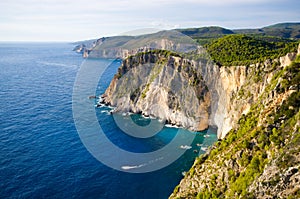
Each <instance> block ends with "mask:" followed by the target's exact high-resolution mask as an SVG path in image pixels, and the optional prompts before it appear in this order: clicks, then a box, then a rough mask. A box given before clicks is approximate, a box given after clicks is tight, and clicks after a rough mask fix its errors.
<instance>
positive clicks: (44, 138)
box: [0, 42, 217, 199]
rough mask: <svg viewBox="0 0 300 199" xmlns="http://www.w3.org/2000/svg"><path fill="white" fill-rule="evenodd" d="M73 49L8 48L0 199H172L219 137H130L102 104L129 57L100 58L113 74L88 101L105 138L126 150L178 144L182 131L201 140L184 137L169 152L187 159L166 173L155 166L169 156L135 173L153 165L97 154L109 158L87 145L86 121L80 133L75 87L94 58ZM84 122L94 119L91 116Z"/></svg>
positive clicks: (3, 57) (0, 52) (1, 69)
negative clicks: (188, 140) (119, 163)
mask: <svg viewBox="0 0 300 199" xmlns="http://www.w3.org/2000/svg"><path fill="white" fill-rule="evenodd" d="M73 47H74V44H69V43H26V42H23V43H22V42H15V43H13V42H2V43H0V100H1V101H0V198H99V199H116V198H122V199H127V198H128V199H135V198H138V199H143V198H145V199H148V198H149V199H150V198H151V199H152V198H156V199H166V198H168V196H169V195H170V194H171V193H172V191H173V189H174V188H175V186H176V185H178V183H179V182H180V180H181V179H182V178H183V175H184V173H185V172H186V171H188V170H189V168H190V167H191V166H192V165H193V162H194V160H195V158H196V157H197V156H199V155H200V154H202V153H205V150H206V148H207V147H209V146H211V145H212V144H213V143H214V142H215V141H216V140H217V135H216V132H215V131H214V130H212V129H208V130H207V131H204V132H190V131H187V130H184V129H180V128H174V127H173V126H169V125H167V126H163V128H162V129H161V130H160V132H158V133H157V134H155V135H153V136H152V137H149V138H141V137H135V136H132V135H128V134H126V133H124V131H123V130H122V129H121V128H120V127H119V126H118V125H117V123H116V121H115V118H114V116H113V114H110V111H111V110H112V109H113V107H106V106H102V107H96V106H95V105H96V103H97V100H98V96H99V95H101V94H103V93H104V91H105V89H106V88H107V87H108V85H109V83H110V81H111V79H112V78H113V76H114V74H115V73H116V71H117V68H118V67H119V66H120V64H121V60H106V59H92V60H90V62H91V63H93V65H94V66H96V67H99V68H101V67H103V68H104V67H105V70H103V71H104V72H103V74H102V75H101V78H100V77H99V80H97V85H96V87H95V88H96V90H95V91H94V92H93V93H90V95H96V96H97V97H96V98H93V97H91V99H89V98H88V97H89V96H82V97H83V98H84V99H85V100H87V101H88V106H90V108H91V107H92V108H91V110H93V111H94V112H95V114H94V115H95V116H96V118H97V122H98V125H100V126H101V127H102V128H101V131H102V133H103V135H104V136H105V137H106V138H107V140H109V141H111V143H113V144H114V145H116V146H117V148H118V149H121V150H122V151H129V152H130V153H129V154H131V153H135V154H137V153H139V154H144V153H150V152H152V151H156V150H159V149H163V148H164V147H165V146H166V145H168V144H170V143H172V140H173V139H175V137H176V135H177V134H179V132H180V133H181V134H185V135H192V136H194V138H193V142H192V143H191V144H190V145H185V142H184V139H185V138H184V136H183V138H182V144H181V143H180V142H181V141H180V142H178V143H176V144H177V145H178V146H176V148H175V149H174V150H173V151H169V152H168V153H169V154H173V152H174V153H175V152H176V151H181V152H182V155H181V156H179V157H178V158H176V159H175V160H174V161H171V162H170V163H169V164H167V165H165V166H163V167H161V168H159V167H157V168H156V167H155V165H156V164H159V161H163V160H164V159H166V157H163V156H160V157H159V158H158V159H156V160H155V161H152V162H151V164H152V166H150V167H151V168H155V169H152V170H151V169H148V170H144V171H142V170H139V172H135V169H141V168H140V167H143V166H145V165H146V163H145V164H139V165H135V164H130V162H127V164H124V165H123V166H121V167H112V166H111V165H110V164H108V163H107V162H109V161H106V160H105V161H102V160H101V158H103V157H104V158H106V159H107V160H109V158H111V157H116V156H118V154H116V153H117V152H116V151H115V150H110V149H109V148H99V147H98V152H97V151H96V152H97V153H100V154H103V156H101V158H99V157H98V156H97V154H95V151H92V150H91V149H90V148H89V147H88V146H87V144H86V143H85V141H83V137H84V135H83V134H84V133H83V132H82V129H83V131H84V129H85V126H82V125H85V124H86V123H82V124H81V132H79V131H78V123H77V122H78V118H76V120H75V119H74V117H75V116H74V115H75V114H74V94H73V92H74V85H75V84H76V80H77V79H78V73H79V71H80V69H81V68H82V66H83V65H84V64H87V63H88V62H89V60H85V59H83V58H82V56H81V55H80V54H77V53H75V52H74V51H72V49H73ZM107 66H108V67H107ZM77 83H78V82H77ZM119 116H120V117H123V119H128V118H129V119H131V120H132V121H133V122H135V123H136V124H137V125H140V126H144V127H145V126H147V125H148V124H149V123H151V122H152V121H153V120H155V119H154V118H144V117H142V116H141V115H138V114H131V115H127V114H126V115H119ZM83 117H84V119H85V120H86V121H89V120H92V118H89V114H86V115H83ZM79 119H80V118H79ZM86 125H87V127H86V129H88V128H89V125H88V124H86ZM137 131H139V129H138V128H137ZM138 133H139V132H138ZM140 133H141V134H142V133H143V132H140ZM97 135H98V134H95V135H94V136H97ZM101 136H102V135H101ZM95 138H96V137H95ZM97 142H99V146H102V145H101V144H100V143H101V142H102V140H101V139H100V141H98V140H97V139H95V142H94V143H93V144H95V145H97V144H98V143H97ZM107 147H109V145H108V146H107ZM123 158H124V159H129V160H130V158H127V157H123ZM120 161H121V159H120ZM148 163H149V161H148ZM148 163H147V164H148Z"/></svg>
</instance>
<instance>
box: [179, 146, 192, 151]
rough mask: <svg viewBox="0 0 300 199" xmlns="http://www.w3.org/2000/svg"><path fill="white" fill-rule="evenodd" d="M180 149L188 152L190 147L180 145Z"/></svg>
mask: <svg viewBox="0 0 300 199" xmlns="http://www.w3.org/2000/svg"><path fill="white" fill-rule="evenodd" d="M180 148H181V149H186V150H188V149H191V148H192V147H191V146H188V145H181V146H180Z"/></svg>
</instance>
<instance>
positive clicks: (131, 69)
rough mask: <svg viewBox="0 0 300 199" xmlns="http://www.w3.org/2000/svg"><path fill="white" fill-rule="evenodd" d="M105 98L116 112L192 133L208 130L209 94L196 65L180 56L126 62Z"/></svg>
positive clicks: (146, 56)
mask: <svg viewBox="0 0 300 199" xmlns="http://www.w3.org/2000/svg"><path fill="white" fill-rule="evenodd" d="M105 96H106V97H105V99H104V101H105V102H106V103H108V104H110V105H112V106H115V107H116V111H121V112H124V111H125V112H128V111H132V112H134V113H142V114H144V115H149V116H153V117H156V118H160V119H163V120H166V121H167V122H168V123H171V124H176V125H178V126H182V127H185V128H187V129H190V130H193V131H201V130H204V129H206V128H208V117H209V111H210V110H209V108H210V94H209V92H208V89H207V87H206V85H205V84H204V82H203V80H202V76H201V74H200V72H199V71H197V68H196V66H195V65H194V64H193V63H192V62H190V61H189V60H186V59H183V58H180V57H175V56H169V55H168V56H166V55H163V54H140V55H138V56H135V57H133V58H132V59H126V60H125V61H124V62H123V64H122V66H121V67H120V68H119V74H118V75H117V76H115V78H114V79H113V80H112V82H111V84H110V86H109V88H108V89H107V90H106V92H105Z"/></svg>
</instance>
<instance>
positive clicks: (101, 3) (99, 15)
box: [0, 0, 300, 41]
mask: <svg viewBox="0 0 300 199" xmlns="http://www.w3.org/2000/svg"><path fill="white" fill-rule="evenodd" d="M299 2H300V1H299V0H219V1H217V0H152V1H150V0H149V1H143V0H7V1H1V2H0V7H1V14H0V41H78V40H84V39H91V38H99V37H102V36H111V35H118V34H121V33H124V32H127V31H132V30H135V29H141V28H156V29H172V28H186V27H201V26H211V25H214V26H215V25H217V26H222V27H226V28H231V29H235V28H257V27H263V26H266V25H271V24H274V23H278V22H300V3H299Z"/></svg>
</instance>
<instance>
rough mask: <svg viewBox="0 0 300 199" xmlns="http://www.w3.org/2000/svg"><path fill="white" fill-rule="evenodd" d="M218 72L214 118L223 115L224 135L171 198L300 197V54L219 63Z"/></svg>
mask: <svg viewBox="0 0 300 199" xmlns="http://www.w3.org/2000/svg"><path fill="white" fill-rule="evenodd" d="M298 54H300V46H299V48H298ZM214 70H217V69H214ZM217 74H218V75H217V78H216V80H214V81H211V85H219V86H220V85H221V87H220V89H219V90H218V89H216V90H215V92H216V94H218V95H219V99H220V100H219V103H220V102H222V103H223V109H220V108H218V107H220V105H219V106H216V107H217V108H216V111H215V114H216V116H214V117H213V118H214V119H215V120H216V121H217V123H218V120H217V119H216V118H219V119H224V120H223V121H222V120H221V121H219V122H220V123H222V122H223V126H222V127H221V129H222V130H221V131H220V137H222V138H223V139H222V140H220V141H218V142H217V143H216V144H215V145H214V146H213V147H212V148H211V150H210V151H209V152H208V153H207V154H205V155H202V156H200V157H199V158H198V159H197V160H196V161H195V163H194V165H193V167H192V168H191V169H190V171H189V172H188V173H187V174H186V175H185V177H184V179H183V180H182V181H181V182H180V184H179V185H178V186H177V187H176V188H175V190H174V192H173V194H172V195H171V196H170V198H299V197H300V186H299V184H300V172H299V169H300V147H299V146H300V133H299V131H300V112H299V104H300V92H299V89H300V86H299V82H300V76H299V75H300V57H299V56H298V57H297V58H296V53H289V54H287V55H286V56H285V57H281V58H280V59H277V60H267V61H265V62H264V63H260V64H255V65H252V66H248V67H246V66H238V67H236V66H232V67H220V68H219V71H218V73H217ZM204 77H205V76H204ZM204 79H205V78H204ZM209 88H213V87H210V86H209ZM222 100H223V101H222ZM221 110H223V111H224V112H223V115H222V111H221ZM218 114H219V115H221V116H218Z"/></svg>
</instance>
